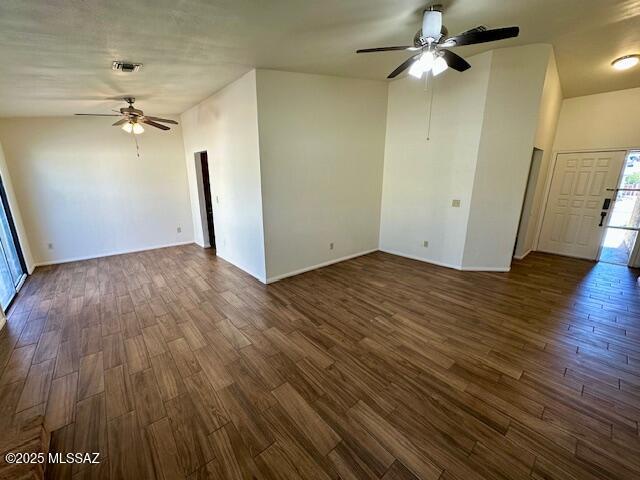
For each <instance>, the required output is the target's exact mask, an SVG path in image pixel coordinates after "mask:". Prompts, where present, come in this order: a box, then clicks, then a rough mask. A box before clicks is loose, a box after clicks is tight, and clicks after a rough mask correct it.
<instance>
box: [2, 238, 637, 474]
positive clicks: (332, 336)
mask: <svg viewBox="0 0 640 480" xmlns="http://www.w3.org/2000/svg"><path fill="white" fill-rule="evenodd" d="M637 276H638V273H637V272H634V271H632V270H629V269H627V268H623V267H618V266H613V265H606V264H599V265H596V264H593V263H589V262H585V261H580V260H572V259H568V258H562V257H554V256H551V255H544V254H532V255H530V256H529V257H527V258H526V259H525V260H524V261H520V262H516V263H515V264H514V266H513V269H512V271H511V272H510V273H506V274H505V273H472V272H458V271H454V270H448V269H444V268H440V267H436V266H432V265H429V264H425V263H420V262H416V261H412V260H408V259H404V258H400V257H396V256H392V255H388V254H384V253H374V254H370V255H367V256H364V257H360V258H357V259H354V260H350V261H347V262H343V263H340V264H336V265H333V266H330V267H327V268H323V269H321V270H316V271H314V272H310V273H306V274H303V275H299V276H297V277H293V278H290V279H286V280H283V281H281V282H278V283H276V284H273V285H270V286H264V285H261V284H260V283H258V282H257V281H256V280H254V279H252V278H251V277H249V276H248V275H247V274H245V273H244V272H242V271H240V270H238V269H237V268H235V267H233V266H232V265H230V264H229V263H226V262H225V261H223V260H220V259H217V258H216V257H215V256H213V255H212V254H211V253H210V252H208V251H205V250H202V249H200V248H198V247H196V246H191V245H190V246H184V247H176V248H169V249H161V250H153V251H148V252H142V253H136V254H129V255H121V256H115V257H109V258H104V259H98V260H91V261H83V262H76V263H70V264H65V265H59V266H54V267H45V268H38V269H37V270H36V272H35V273H34V275H33V276H32V277H30V278H29V280H28V282H27V284H26V285H25V287H24V289H23V291H22V292H21V294H20V295H19V297H18V299H17V301H16V303H15V305H14V307H13V308H12V310H11V312H10V318H9V320H8V325H7V327H6V328H5V330H4V331H3V333H2V335H1V336H0V373H1V375H0V431H2V432H4V434H5V437H6V432H8V431H10V430H9V429H10V427H11V426H12V425H14V426H15V424H16V423H20V422H26V421H28V419H29V418H33V417H34V416H38V415H42V416H44V424H45V427H46V430H47V431H48V432H51V443H50V449H51V451H52V452H100V453H101V460H102V461H101V463H100V464H99V465H73V466H72V465H70V464H67V465H49V466H47V468H46V475H47V476H48V477H49V478H74V479H79V478H113V479H115V478H127V479H136V480H142V479H151V478H161V479H180V478H192V479H205V478H212V479H221V478H230V479H231V478H302V479H327V478H343V479H367V478H384V479H386V480H392V479H414V478H422V479H427V480H435V479H441V480H452V479H459V480H473V479H481V478H496V479H497V478H522V479H528V478H536V479H551V478H557V479H576V480H595V479H632V478H636V479H637V478H640V437H639V436H638V420H640V296H639V293H640V288H639V287H638V284H637V283H636V280H637ZM5 440H6V438H5Z"/></svg>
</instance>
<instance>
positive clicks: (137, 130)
mask: <svg viewBox="0 0 640 480" xmlns="http://www.w3.org/2000/svg"><path fill="white" fill-rule="evenodd" d="M123 100H124V101H125V102H127V103H128V104H129V106H128V107H123V108H121V109H120V110H119V111H118V110H114V112H119V113H76V115H79V116H90V117H122V118H121V119H120V120H118V121H117V122H115V123H114V124H113V125H112V126H114V127H120V126H121V127H122V129H123V130H124V131H125V132H127V133H134V134H136V135H139V134H141V133H143V132H144V127H143V126H142V124H145V125H150V126H152V127H155V128H159V129H160V130H169V129H170V128H171V127H167V126H166V125H163V123H169V124H172V125H178V122H176V121H175V120H170V119H168V118H159V117H152V116H150V115H145V114H144V112H143V111H142V110H139V109H137V108H135V107H134V106H133V104H134V103H135V101H136V99H135V98H133V97H125V98H123Z"/></svg>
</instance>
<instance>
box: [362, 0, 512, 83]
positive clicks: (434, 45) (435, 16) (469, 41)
mask: <svg viewBox="0 0 640 480" xmlns="http://www.w3.org/2000/svg"><path fill="white" fill-rule="evenodd" d="M442 9H443V7H442V5H440V4H436V5H431V6H429V7H427V8H426V9H425V11H424V13H423V17H422V28H421V29H420V30H418V32H417V33H416V35H415V37H414V38H413V45H402V46H397V47H380V48H365V49H361V50H357V51H356V53H376V52H389V51H402V50H406V51H410V52H417V53H415V54H414V55H412V56H411V57H409V58H408V59H407V60H405V61H404V62H402V63H401V64H400V65H399V66H398V68H396V69H395V70H394V71H393V72H391V73H390V74H389V76H388V77H387V78H395V77H397V76H398V75H400V74H401V73H402V72H404V71H405V70H406V69H409V74H410V75H411V76H414V77H416V78H422V75H423V74H425V73H428V72H431V73H432V74H433V75H434V76H436V75H439V74H441V73H442V72H444V71H445V70H447V69H448V68H452V69H453V70H457V71H459V72H464V71H465V70H468V69H469V68H471V65H469V63H468V62H467V61H466V60H465V59H464V58H462V57H461V56H460V55H457V54H456V53H453V52H452V51H451V50H449V48H455V47H461V46H463V45H475V44H478V43H486V42H495V41H497V40H504V39H507V38H514V37H517V36H518V35H519V33H520V28H519V27H505V28H496V29H491V30H490V29H488V28H487V27H485V26H484V25H480V26H478V27H475V28H472V29H470V30H467V31H465V32H462V33H460V34H459V35H455V36H453V37H449V36H448V33H449V32H448V30H447V27H445V26H444V25H443V24H442Z"/></svg>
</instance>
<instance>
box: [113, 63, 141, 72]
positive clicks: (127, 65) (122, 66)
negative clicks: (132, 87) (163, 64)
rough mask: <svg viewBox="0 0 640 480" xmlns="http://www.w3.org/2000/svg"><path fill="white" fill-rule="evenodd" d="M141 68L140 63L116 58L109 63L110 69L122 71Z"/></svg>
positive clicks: (132, 70) (133, 70)
mask: <svg viewBox="0 0 640 480" xmlns="http://www.w3.org/2000/svg"><path fill="white" fill-rule="evenodd" d="M141 68H142V64H141V63H130V62H123V61H121V60H116V61H114V62H113V63H112V64H111V69H112V70H119V71H121V72H124V73H134V72H137V71H138V70H140V69H141Z"/></svg>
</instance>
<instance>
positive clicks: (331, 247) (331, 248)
mask: <svg viewBox="0 0 640 480" xmlns="http://www.w3.org/2000/svg"><path fill="white" fill-rule="evenodd" d="M329 250H333V242H331V243H330V244H329Z"/></svg>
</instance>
